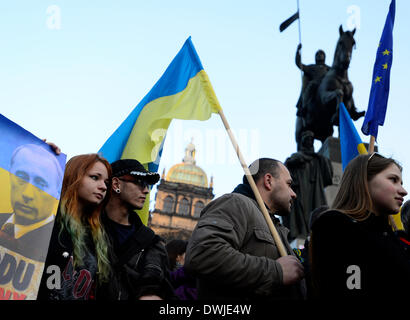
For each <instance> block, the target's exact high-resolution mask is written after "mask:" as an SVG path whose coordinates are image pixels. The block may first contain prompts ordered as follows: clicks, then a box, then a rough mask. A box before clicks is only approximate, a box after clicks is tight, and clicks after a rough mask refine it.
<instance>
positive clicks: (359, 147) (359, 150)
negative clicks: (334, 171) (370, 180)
mask: <svg viewBox="0 0 410 320" xmlns="http://www.w3.org/2000/svg"><path fill="white" fill-rule="evenodd" d="M339 128H340V151H341V154H342V168H343V170H344V169H345V168H346V166H347V164H348V163H349V162H350V160H352V159H353V158H354V157H356V156H357V155H359V154H366V153H367V150H366V147H365V146H364V144H363V142H362V139H360V136H359V133H358V132H357V130H356V128H355V126H354V124H353V120H352V118H351V117H350V115H349V113H348V112H347V110H346V107H345V105H344V103H343V102H341V103H340V105H339Z"/></svg>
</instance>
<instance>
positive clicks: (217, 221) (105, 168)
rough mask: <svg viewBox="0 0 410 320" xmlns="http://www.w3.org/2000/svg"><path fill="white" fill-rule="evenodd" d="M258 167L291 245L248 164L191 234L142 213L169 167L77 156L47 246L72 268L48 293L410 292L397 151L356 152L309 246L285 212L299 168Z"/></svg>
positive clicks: (281, 295)
mask: <svg viewBox="0 0 410 320" xmlns="http://www.w3.org/2000/svg"><path fill="white" fill-rule="evenodd" d="M54 147H55V146H54ZM54 150H56V152H59V149H58V148H56V147H55V148H54ZM249 170H250V172H251V173H252V178H253V180H254V182H255V185H256V188H257V190H258V192H259V194H260V197H261V198H262V200H263V202H264V204H265V206H266V209H267V210H268V212H269V214H270V216H271V219H272V220H271V221H272V223H273V225H274V227H275V228H276V230H277V232H278V235H279V237H280V239H281V241H282V243H283V245H284V248H285V251H286V254H283V253H282V254H281V252H280V250H279V249H278V244H277V243H276V242H275V240H274V237H273V236H272V233H271V230H270V229H269V227H268V223H267V221H266V220H265V218H264V216H263V215H262V212H261V209H260V207H259V205H258V203H257V201H256V196H255V193H254V190H253V189H252V188H251V185H250V183H249V181H248V178H247V177H246V176H244V177H243V182H242V183H241V184H239V185H238V186H237V187H236V188H235V189H234V190H233V192H231V193H229V194H225V195H223V196H221V197H219V198H217V199H215V200H213V201H211V202H210V203H209V204H208V205H207V206H206V207H205V208H204V209H203V210H202V212H201V215H200V218H199V221H198V223H197V225H196V227H195V229H194V230H193V232H192V235H191V237H190V238H189V239H188V240H180V239H172V240H168V241H165V240H164V239H163V238H161V237H160V236H159V235H157V234H155V233H154V232H153V231H152V230H151V229H150V228H149V227H147V226H145V225H144V224H143V223H142V222H141V219H140V218H139V216H138V214H136V213H135V210H136V209H141V208H142V207H143V205H144V203H145V201H146V196H147V194H148V193H149V189H150V186H152V185H154V184H156V183H157V182H158V181H159V178H160V176H159V175H158V173H156V172H150V171H148V170H146V169H145V167H144V166H143V165H142V164H141V163H140V162H138V161H137V160H132V159H123V160H117V161H115V162H113V163H111V164H110V163H109V162H108V161H107V160H105V159H104V158H102V157H101V156H100V155H98V154H84V155H79V156H75V157H73V158H71V159H70V160H69V161H68V162H67V164H66V168H65V172H64V178H63V185H62V189H61V197H60V202H59V205H58V211H57V215H56V218H55V222H54V226H53V230H52V233H51V241H50V245H49V248H48V253H47V254H46V255H45V257H44V260H45V267H44V270H47V267H48V266H59V267H60V269H61V270H64V272H62V273H61V279H60V280H61V281H59V282H60V283H61V285H60V286H53V285H50V275H49V274H48V273H46V272H44V273H43V276H42V279H41V282H40V289H39V292H38V297H37V299H39V300H88V299H96V300H174V301H177V300H191V301H192V300H199V301H201V300H225V299H226V300H232V299H236V300H246V301H254V300H258V301H269V300H277V299H281V300H284V299H298V300H299V299H301V300H302V299H320V298H325V299H329V298H330V299H334V298H340V297H341V298H354V297H369V296H370V297H379V298H380V297H383V296H389V295H391V294H392V292H394V293H395V294H399V293H400V292H406V289H407V288H408V286H409V284H410V222H409V221H410V217H409V216H410V204H409V203H405V204H403V201H404V197H405V196H406V195H407V192H406V190H405V189H404V188H403V186H402V175H401V171H402V168H401V166H400V165H399V164H398V163H397V162H396V161H395V160H393V159H391V158H386V157H384V156H382V155H380V154H378V153H372V154H368V155H360V156H357V157H356V158H355V159H353V160H352V161H351V162H350V163H349V165H348V166H347V167H346V169H345V171H344V173H343V176H342V180H341V183H340V188H339V191H338V193H337V195H336V198H335V200H334V202H333V203H332V204H331V205H329V206H324V207H320V208H317V209H316V210H314V211H313V212H312V218H311V220H310V228H311V232H310V235H309V237H308V238H307V240H306V243H305V249H304V250H303V254H302V255H297V254H296V253H295V250H293V248H292V247H291V245H290V244H289V242H288V232H289V230H288V229H287V228H285V227H284V226H283V225H282V224H281V222H280V220H279V219H278V218H277V217H278V216H286V215H289V213H290V212H291V206H292V203H293V201H294V200H295V199H296V197H297V196H298V195H297V194H295V192H294V191H293V189H292V178H291V175H290V173H289V171H288V169H287V168H286V166H285V165H284V164H283V163H281V162H280V161H278V160H275V159H270V158H261V159H258V160H256V161H254V162H253V163H252V164H251V165H250V166H249ZM400 210H401V219H402V221H403V226H404V230H400V231H397V232H394V230H393V229H392V227H391V225H390V224H389V220H388V218H389V216H390V215H394V214H396V213H398V212H399V211H400Z"/></svg>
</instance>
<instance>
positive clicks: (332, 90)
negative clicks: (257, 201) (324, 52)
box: [296, 26, 365, 150]
mask: <svg viewBox="0 0 410 320" xmlns="http://www.w3.org/2000/svg"><path fill="white" fill-rule="evenodd" d="M355 32H356V29H354V30H353V31H346V32H344V31H343V28H342V26H340V27H339V34H340V37H339V40H338V42H337V45H336V50H335V55H334V59H333V64H332V67H331V68H330V70H329V71H328V72H327V73H326V74H325V75H324V76H323V78H322V79H319V80H318V81H311V82H310V83H309V85H308V86H307V87H306V89H305V91H304V92H303V97H302V108H303V109H304V113H303V115H302V116H298V117H297V119H296V142H297V145H298V150H299V146H300V141H301V136H302V133H303V132H304V131H306V130H310V131H312V132H313V133H314V139H317V140H320V141H321V142H322V143H323V142H324V141H325V140H326V138H327V137H329V136H332V135H333V126H334V125H335V126H338V125H339V116H338V115H339V103H340V102H343V103H344V104H345V106H346V109H347V111H348V112H349V114H350V116H351V118H352V119H353V120H357V119H359V118H360V117H363V116H364V114H365V112H364V111H362V112H358V111H357V109H356V107H355V104H354V101H353V96H352V93H353V86H352V83H351V82H350V81H349V79H348V76H347V69H348V68H349V65H350V60H351V57H352V50H353V47H354V46H355V40H354V38H353V36H354V34H355Z"/></svg>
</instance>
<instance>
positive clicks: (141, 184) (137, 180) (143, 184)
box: [118, 178, 149, 189]
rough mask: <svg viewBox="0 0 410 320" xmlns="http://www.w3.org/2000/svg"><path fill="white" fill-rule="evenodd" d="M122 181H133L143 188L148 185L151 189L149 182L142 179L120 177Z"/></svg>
mask: <svg viewBox="0 0 410 320" xmlns="http://www.w3.org/2000/svg"><path fill="white" fill-rule="evenodd" d="M118 179H120V180H121V181H125V182H131V183H133V184H135V185H137V186H140V187H141V188H142V189H145V188H146V187H147V188H148V189H149V184H148V183H147V182H146V181H144V180H141V179H123V178H118Z"/></svg>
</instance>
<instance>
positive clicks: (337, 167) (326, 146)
mask: <svg viewBox="0 0 410 320" xmlns="http://www.w3.org/2000/svg"><path fill="white" fill-rule="evenodd" d="M364 145H365V147H366V149H367V150H368V149H369V144H368V143H365V144H364ZM374 151H377V146H375V147H374ZM318 153H319V154H321V155H323V156H325V157H327V158H329V159H330V161H331V163H332V167H333V184H332V185H330V186H327V187H326V188H325V196H326V201H327V204H328V206H331V205H332V203H333V200H334V199H335V197H336V194H337V192H338V191H339V184H340V181H341V179H342V174H343V171H342V155H341V151H340V140H339V138H335V137H328V138H327V139H326V140H325V142H324V143H323V145H322V147H321V148H320V149H319V151H318Z"/></svg>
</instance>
